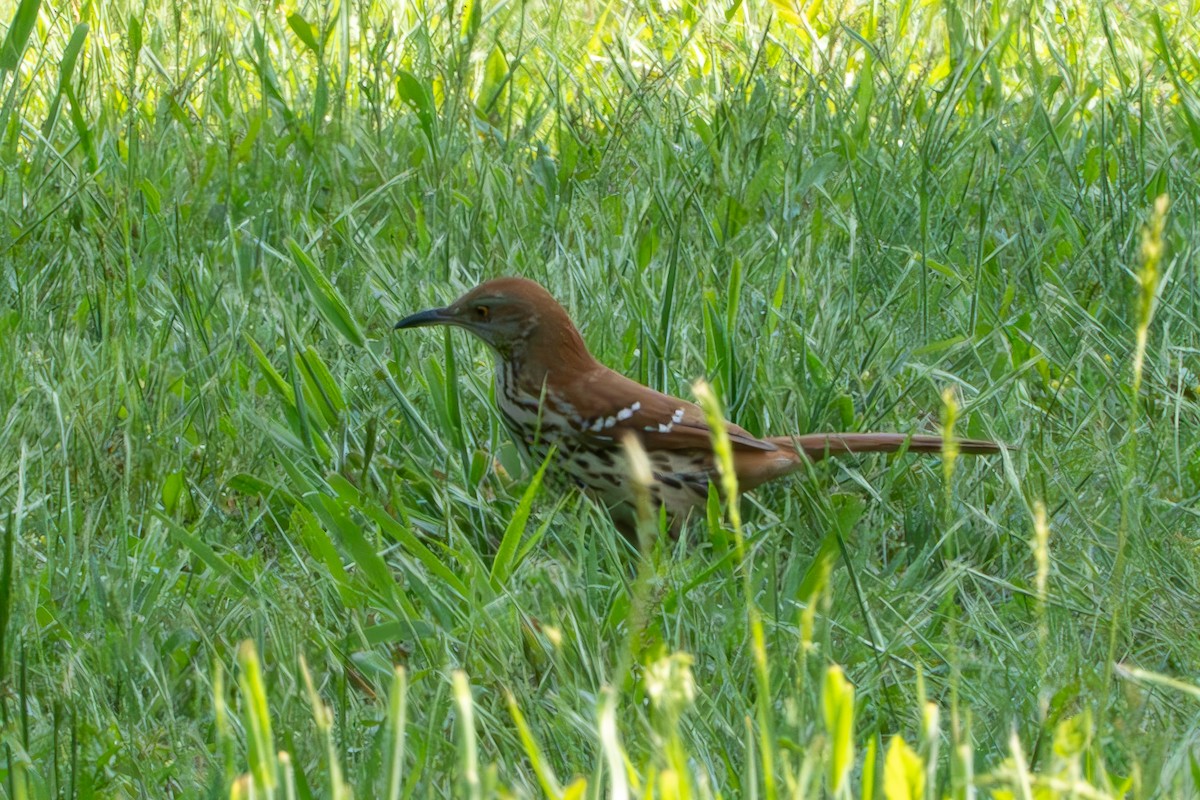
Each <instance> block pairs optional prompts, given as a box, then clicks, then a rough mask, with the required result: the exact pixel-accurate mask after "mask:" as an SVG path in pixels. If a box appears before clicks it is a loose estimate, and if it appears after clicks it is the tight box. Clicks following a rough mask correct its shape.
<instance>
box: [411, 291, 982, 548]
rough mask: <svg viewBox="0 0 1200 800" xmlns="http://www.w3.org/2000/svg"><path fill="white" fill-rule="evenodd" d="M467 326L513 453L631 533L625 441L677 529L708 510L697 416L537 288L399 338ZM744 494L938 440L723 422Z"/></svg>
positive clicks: (459, 305) (707, 472) (704, 443)
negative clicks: (641, 378) (580, 492)
mask: <svg viewBox="0 0 1200 800" xmlns="http://www.w3.org/2000/svg"><path fill="white" fill-rule="evenodd" d="M425 325H454V326H457V327H461V328H465V329H467V330H468V331H470V332H471V333H473V334H474V335H476V336H478V337H479V338H480V339H482V340H483V341H484V342H486V343H487V344H488V346H489V347H491V348H492V350H493V352H494V353H495V356H496V403H497V406H498V407H499V410H500V413H501V415H502V416H503V418H504V421H505V423H506V425H507V426H508V428H509V430H510V431H511V432H512V434H513V436H514V438H515V439H516V441H517V443H518V444H519V445H520V446H521V448H522V449H523V450H524V451H525V452H526V455H527V456H528V457H529V458H530V459H531V460H532V461H533V462H535V464H540V463H541V461H542V460H543V459H544V458H545V456H546V454H547V453H548V452H549V449H550V446H551V445H555V446H556V448H557V449H556V453H557V456H556V464H555V467H556V468H557V470H558V471H559V472H561V473H562V474H565V475H566V476H569V477H570V478H571V479H572V480H574V482H575V483H577V484H578V485H580V486H582V487H583V488H585V489H587V490H588V491H589V493H590V494H591V495H592V496H594V497H596V498H597V499H599V500H600V501H601V502H602V503H603V504H604V505H605V506H606V507H607V508H608V509H609V510H610V511H611V512H612V513H613V519H614V521H616V523H617V524H618V526H619V527H620V528H621V529H622V531H623V532H625V533H626V534H627V535H630V534H631V532H632V530H633V527H634V524H633V514H632V502H633V486H632V484H631V478H630V470H629V468H628V465H627V464H626V461H625V452H624V448H623V445H622V441H623V439H624V437H625V436H626V435H627V434H629V433H632V434H633V435H634V436H636V437H637V439H638V440H639V441H640V442H641V444H642V447H643V448H644V449H645V450H646V453H647V455H648V457H649V459H650V465H651V468H652V470H653V475H654V479H655V485H654V486H653V487H652V494H653V497H654V499H655V501H656V502H658V503H660V504H661V505H664V506H666V509H667V512H668V516H669V517H670V518H671V520H672V526H673V528H674V529H675V530H678V526H679V525H680V524H682V521H683V520H684V518H686V516H687V514H688V512H689V511H691V510H692V509H693V508H695V507H697V506H701V505H703V504H704V503H705V501H706V499H707V497H708V485H709V482H710V481H712V480H714V479H715V477H716V467H715V465H714V461H713V453H712V443H711V440H710V430H709V427H708V424H707V423H706V422H705V420H704V413H703V412H702V411H701V409H700V408H699V406H697V405H695V404H694V403H689V402H688V401H686V400H681V399H679V398H677V397H672V396H670V395H667V394H663V393H662V392H656V391H655V390H653V389H651V388H649V387H647V386H643V385H641V384H640V383H637V382H636V381H633V380H630V379H629V378H627V377H625V376H624V375H621V374H620V373H618V372H614V371H613V370H611V369H609V368H608V367H606V366H604V365H603V364H601V363H600V362H599V361H597V360H596V359H595V358H593V357H592V354H591V353H590V352H588V349H587V346H586V345H585V344H584V342H583V337H581V336H580V335H579V331H578V330H577V329H576V327H575V325H574V323H573V322H571V318H570V317H569V316H568V315H567V312H566V311H564V310H563V307H562V306H561V305H559V304H558V302H557V301H556V300H555V299H554V298H553V297H551V296H550V293H549V292H547V291H546V290H545V289H544V288H542V287H541V286H540V285H538V284H537V283H534V282H533V281H531V280H526V279H524V278H497V279H495V280H490V281H487V282H485V283H482V284H480V285H479V286H476V287H475V288H474V289H472V290H470V291H469V292H467V293H466V294H464V295H463V296H462V297H460V298H458V299H457V300H455V301H454V302H453V303H451V304H450V305H449V306H447V307H445V308H434V309H430V310H428V311H422V312H420V313H417V314H413V315H411V316H409V317H405V318H404V319H402V320H400V321H399V322H398V323H396V328H414V327H419V326H425ZM727 425H728V431H729V439H730V442H731V444H732V447H733V458H734V468H735V470H736V472H737V477H738V485H739V487H740V489H741V490H743V491H749V490H751V489H754V488H755V487H757V486H761V485H762V484H763V483H766V482H767V481H770V480H773V479H775V478H778V477H781V476H783V475H787V474H789V473H792V472H795V471H796V470H798V469H800V468H802V467H803V466H804V465H805V464H806V463H807V462H809V461H816V460H819V459H821V458H824V457H825V456H837V455H845V454H849V453H877V452H894V451H896V450H900V449H902V448H905V447H907V449H908V450H909V451H910V452H915V453H940V452H941V451H942V446H943V442H942V437H940V436H926V435H919V434H918V435H908V434H903V433H810V434H805V435H803V436H795V437H792V436H773V437H769V438H765V439H760V438H758V437H756V436H754V435H752V434H750V433H749V432H747V431H746V430H744V429H742V428H740V427H738V426H737V425H734V424H733V423H727ZM958 449H959V452H961V453H996V452H999V450H1000V449H1001V447H1000V445H998V444H996V443H995V442H989V441H985V440H980V439H960V440H958Z"/></svg>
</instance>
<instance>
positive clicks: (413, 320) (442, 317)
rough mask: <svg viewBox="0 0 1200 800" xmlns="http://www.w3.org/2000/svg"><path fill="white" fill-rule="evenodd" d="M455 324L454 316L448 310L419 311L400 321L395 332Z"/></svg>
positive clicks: (394, 328) (395, 327)
mask: <svg viewBox="0 0 1200 800" xmlns="http://www.w3.org/2000/svg"><path fill="white" fill-rule="evenodd" d="M452 322H454V315H453V314H452V313H450V309H448V308H431V309H429V310H428V311H418V312H417V313H416V314H410V315H408V316H407V317H405V318H404V319H402V320H400V321H399V322H397V323H396V325H395V326H394V327H393V330H400V329H401V328H423V327H425V326H427V325H447V324H450V323H452Z"/></svg>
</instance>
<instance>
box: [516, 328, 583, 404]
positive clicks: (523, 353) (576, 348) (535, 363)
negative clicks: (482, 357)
mask: <svg viewBox="0 0 1200 800" xmlns="http://www.w3.org/2000/svg"><path fill="white" fill-rule="evenodd" d="M496 368H497V372H496V374H497V377H498V378H499V380H500V381H501V384H502V385H503V384H506V383H507V384H510V385H509V386H508V389H509V391H517V392H521V393H524V394H528V395H540V394H541V393H543V392H544V391H545V390H546V389H554V388H556V387H559V386H566V385H568V384H570V383H571V382H572V381H573V379H574V378H576V377H577V376H579V375H582V374H586V373H589V372H591V371H592V370H594V369H598V368H600V364H599V362H597V361H596V359H595V358H594V357H593V356H592V354H591V353H590V352H588V349H587V345H585V344H584V342H583V337H581V336H580V335H579V331H577V330H576V329H575V327H574V326H573V325H572V326H569V327H567V326H552V327H550V328H549V329H542V330H539V331H538V332H537V333H536V334H535V335H534V336H532V337H530V338H528V339H526V340H524V341H523V342H521V343H520V345H519V346H515V347H513V348H512V349H511V350H510V351H509V352H507V353H500V352H497V354H496Z"/></svg>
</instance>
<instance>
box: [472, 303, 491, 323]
mask: <svg viewBox="0 0 1200 800" xmlns="http://www.w3.org/2000/svg"><path fill="white" fill-rule="evenodd" d="M491 313H492V311H491V309H489V308H488V307H487V306H475V319H477V320H479V321H480V322H487V320H488V317H490V316H491Z"/></svg>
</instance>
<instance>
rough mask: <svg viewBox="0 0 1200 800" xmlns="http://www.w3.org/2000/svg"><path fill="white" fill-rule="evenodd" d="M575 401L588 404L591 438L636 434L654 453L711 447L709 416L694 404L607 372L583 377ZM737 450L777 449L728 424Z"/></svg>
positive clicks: (583, 411) (586, 415) (585, 410)
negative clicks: (705, 418)
mask: <svg viewBox="0 0 1200 800" xmlns="http://www.w3.org/2000/svg"><path fill="white" fill-rule="evenodd" d="M576 388H577V392H576V393H575V394H574V396H575V397H577V398H580V397H583V398H587V404H586V407H584V408H578V409H576V411H577V412H578V413H579V414H580V416H582V417H583V419H584V421H585V427H586V428H587V430H588V432H589V434H591V435H594V436H597V437H604V438H611V439H617V440H619V439H620V438H621V437H622V436H623V435H624V434H625V432H626V431H630V432H632V433H634V434H636V435H637V436H638V437H639V438H640V439H641V440H642V443H643V444H644V445H645V446H646V447H647V448H648V449H651V450H690V449H696V448H701V449H706V450H707V449H709V448H711V447H712V440H711V431H710V430H709V427H708V423H707V422H705V420H704V412H703V411H702V410H701V409H700V407H699V406H697V405H696V404H695V403H689V402H687V401H686V400H680V399H679V398H678V397H672V396H671V395H669V394H663V393H662V392H656V391H654V390H653V389H650V388H649V387H646V386H642V385H641V384H640V383H638V382H637V381H634V380H631V379H629V378H626V377H625V376H624V375H621V374H620V373H618V372H613V371H612V370H609V369H607V368H602V369H601V370H595V371H594V372H591V373H589V374H588V375H585V376H581V377H580V384H579V385H578V386H577V387H576ZM726 430H728V432H729V440H730V442H731V443H732V445H733V449H734V450H764V451H773V450H777V449H778V448H777V447H776V445H774V444H772V443H771V442H768V441H766V440H763V439H759V438H758V437H756V436H753V435H752V434H750V433H749V432H748V431H746V430H744V429H742V428H740V427H738V426H737V425H734V424H733V423H727V427H726Z"/></svg>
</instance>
